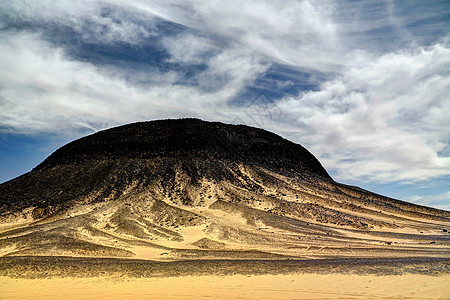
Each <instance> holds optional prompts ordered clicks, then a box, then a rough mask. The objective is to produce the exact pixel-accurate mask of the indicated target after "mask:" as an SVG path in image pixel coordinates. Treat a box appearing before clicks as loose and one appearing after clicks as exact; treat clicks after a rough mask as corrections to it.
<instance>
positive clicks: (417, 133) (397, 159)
mask: <svg viewBox="0 0 450 300" xmlns="http://www.w3.org/2000/svg"><path fill="white" fill-rule="evenodd" d="M449 70H450V48H449V47H448V46H447V45H446V44H445V43H442V44H437V45H435V46H433V47H430V48H428V49H420V51H415V52H399V53H391V54H386V55H383V56H381V57H380V58H379V59H377V60H375V61H368V62H367V63H365V64H361V66H359V67H357V66H355V67H350V68H348V69H347V70H346V71H345V72H343V74H342V75H340V76H338V77H337V78H335V79H333V80H331V81H328V82H325V83H323V85H322V88H321V90H320V91H317V92H316V91H311V92H307V93H303V94H301V95H299V96H298V97H293V98H287V99H285V100H283V101H281V102H280V103H279V104H278V106H279V107H280V108H281V109H282V110H283V112H285V115H286V117H287V119H288V120H290V121H294V122H299V124H300V122H301V123H302V124H303V123H304V124H306V125H307V126H308V127H307V128H304V132H303V134H304V135H305V137H306V138H309V140H308V144H309V146H310V149H311V150H313V152H314V153H316V154H318V155H319V156H323V157H324V159H323V162H324V163H325V165H326V167H328V168H330V169H334V170H335V171H336V174H337V175H336V177H337V178H338V179H340V180H350V179H355V177H356V178H361V179H365V180H368V181H377V182H389V181H419V180H426V179H428V178H432V177H437V176H442V175H448V174H450V157H440V156H439V155H438V153H439V152H440V151H441V150H442V149H444V148H445V147H446V146H448V141H449V140H450V119H449V118H448V117H445V116H448V115H450V71H449Z"/></svg>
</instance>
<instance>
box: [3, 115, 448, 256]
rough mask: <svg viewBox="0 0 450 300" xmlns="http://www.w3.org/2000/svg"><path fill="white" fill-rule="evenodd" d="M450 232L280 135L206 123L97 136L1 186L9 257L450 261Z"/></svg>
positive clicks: (159, 124) (432, 214) (443, 217)
mask: <svg viewBox="0 0 450 300" xmlns="http://www.w3.org/2000/svg"><path fill="white" fill-rule="evenodd" d="M449 227H450V212H447V211H442V210H438V209H433V208H428V207H424V206H418V205H414V204H411V203H407V202H403V201H399V200H395V199H391V198H387V197H383V196H380V195H377V194H374V193H371V192H368V191H365V190H362V189H360V188H357V187H352V186H347V185H343V184H340V183H337V182H335V181H334V180H333V179H332V178H331V177H330V176H329V175H328V173H327V172H326V170H325V169H324V168H323V167H322V165H321V164H320V162H319V161H318V160H317V159H316V158H315V157H314V156H313V155H312V154H311V153H310V152H309V151H307V150H306V149H305V148H303V147H302V146H300V145H298V144H295V143H292V142H290V141H288V140H286V139H283V138H281V137H279V136H277V135H275V134H273V133H270V132H267V131H265V130H262V129H257V128H252V127H248V126H244V125H227V124H222V123H218V122H205V121H201V120H197V119H181V120H161V121H152V122H141V123H134V124H129V125H124V126H120V127H116V128H112V129H108V130H104V131H101V132H98V133H95V134H93V135H90V136H87V137H84V138H81V139H79V140H76V141H73V142H71V143H69V144H67V145H65V146H63V147H61V148H60V149H58V150H57V151H55V152H54V153H53V154H52V155H50V156H49V157H48V158H47V159H46V160H45V161H44V162H42V163H41V164H40V165H38V166H37V167H36V168H35V169H33V170H32V171H31V172H29V173H27V174H24V175H22V176H20V177H18V178H16V179H13V180H11V181H8V182H6V183H3V184H1V185H0V253H1V254H2V255H3V256H27V257H30V256H82V257H126V258H141V259H147V260H168V261H174V260H176V261H178V260H187V259H190V260H191V259H196V260H204V259H252V260H261V259H264V260H266V259H271V260H283V259H287V258H289V259H307V258H308V259H316V258H336V257H346V258H351V257H367V258H369V257H380V256H381V257H403V258H404V257H412V256H422V257H424V256H426V257H435V258H436V257H441V258H442V257H445V258H449V256H450V255H449V250H450V236H449V235H448V232H447V231H448V228H449Z"/></svg>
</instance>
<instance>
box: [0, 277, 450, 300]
mask: <svg viewBox="0 0 450 300" xmlns="http://www.w3.org/2000/svg"><path fill="white" fill-rule="evenodd" d="M0 298H1V299H81V298H82V299H450V275H441V276H427V275H419V274H407V275H402V276H376V275H353V274H294V275H260V276H247V275H235V276H184V277H164V278H127V279H119V278H98V277H97V278H53V279H16V278H9V277H0Z"/></svg>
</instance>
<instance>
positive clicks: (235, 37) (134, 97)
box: [0, 0, 450, 209]
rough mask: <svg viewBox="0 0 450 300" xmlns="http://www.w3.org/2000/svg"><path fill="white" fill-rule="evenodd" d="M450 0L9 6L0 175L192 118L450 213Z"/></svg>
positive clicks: (340, 177)
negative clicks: (274, 141) (254, 135)
mask: <svg viewBox="0 0 450 300" xmlns="http://www.w3.org/2000/svg"><path fill="white" fill-rule="evenodd" d="M448 28H450V2H448V1H447V0H442V1H438V0H436V1H412V0H411V1H331V0H315V1H293V0H280V1H263V0H259V1H232V0H231V1H214V0H212V1H194V0H192V1H177V0H165V1H151V0H147V1H143V0H127V1H122V0H104V1H88V0H78V1H72V0H60V1H45V0H41V1H32V0H3V1H1V3H0V70H2V71H1V72H0V182H4V181H7V180H9V179H11V178H14V177H16V176H19V175H21V174H23V173H25V172H28V171H29V170H31V169H32V168H33V167H34V166H36V165H37V164H38V163H40V162H41V161H42V160H43V159H45V157H47V156H48V155H49V154H50V153H52V152H53V151H54V150H56V149H57V148H58V147H60V146H62V145H64V144H65V143H67V142H69V141H71V140H73V139H75V138H79V137H81V136H84V135H86V134H90V133H93V132H96V131H98V130H101V129H105V128H109V127H112V126H117V125H120V124H125V123H130V122H136V121H142V120H155V119H163V118H179V117H198V118H202V119H205V120H217V121H222V122H227V123H244V124H247V125H251V126H256V127H262V128H265V129H267V130H270V131H273V132H276V133H278V134H280V135H282V136H283V137H286V138H288V139H290V140H292V141H294V142H297V143H300V144H302V145H303V146H305V147H307V148H308V149H309V150H310V151H311V152H312V153H313V154H314V155H316V157H318V158H319V160H320V161H321V162H322V164H323V165H324V166H325V168H326V169H327V170H328V171H329V172H330V174H331V175H332V176H333V178H334V179H335V180H337V181H340V182H343V183H347V184H352V185H357V186H360V187H362V188H366V189H369V190H372V191H374V192H377V193H381V194H383V195H387V196H391V197H395V198H399V199H402V200H407V201H412V202H415V203H419V204H424V205H430V206H434V207H439V208H444V209H450V118H449V117H448V116H449V115H450V96H449V95H450V33H449V29H448Z"/></svg>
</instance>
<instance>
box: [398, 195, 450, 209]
mask: <svg viewBox="0 0 450 300" xmlns="http://www.w3.org/2000/svg"><path fill="white" fill-rule="evenodd" d="M405 200H407V201H411V202H414V203H417V204H420V205H425V206H432V207H436V208H439V209H444V210H448V211H450V191H448V192H445V193H442V194H437V195H431V196H418V195H414V196H412V197H410V198H409V199H405Z"/></svg>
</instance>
